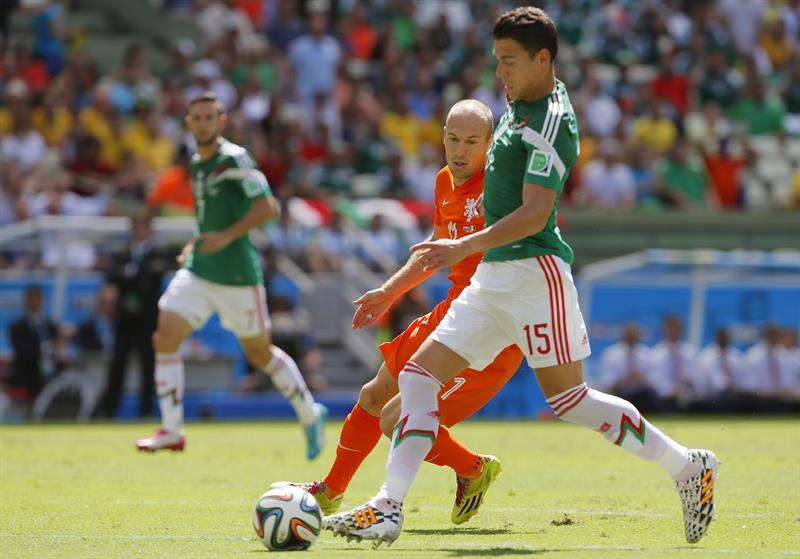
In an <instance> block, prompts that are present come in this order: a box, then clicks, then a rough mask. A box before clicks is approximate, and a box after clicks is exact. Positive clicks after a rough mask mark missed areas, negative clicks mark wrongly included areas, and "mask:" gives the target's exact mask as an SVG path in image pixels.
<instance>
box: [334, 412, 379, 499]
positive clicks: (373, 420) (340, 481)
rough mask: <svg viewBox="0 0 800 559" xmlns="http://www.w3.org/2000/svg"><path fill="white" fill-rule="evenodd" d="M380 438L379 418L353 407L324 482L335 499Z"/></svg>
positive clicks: (342, 491) (345, 488)
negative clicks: (334, 494) (334, 495)
mask: <svg viewBox="0 0 800 559" xmlns="http://www.w3.org/2000/svg"><path fill="white" fill-rule="evenodd" d="M380 438H381V426H380V418H378V417H375V416H373V415H370V414H368V413H367V412H366V411H364V408H362V407H361V406H360V405H358V403H356V405H355V406H353V411H351V412H350V413H349V414H348V416H347V419H345V420H344V425H343V426H342V432H341V433H339V446H337V447H336V459H335V460H334V461H333V465H332V466H331V469H330V471H329V472H328V475H327V476H325V479H324V480H323V481H324V482H325V485H326V486H327V487H328V488H329V489H330V490H331V491H333V492H334V493H336V494H337V495H341V494H342V493H344V492H345V491H346V490H347V486H348V485H350V480H352V479H353V476H354V475H355V473H356V472H357V471H358V468H359V467H360V466H361V463H362V462H363V461H364V458H366V457H367V456H368V455H369V453H370V452H372V449H373V448H375V445H376V444H378V440H379V439H380Z"/></svg>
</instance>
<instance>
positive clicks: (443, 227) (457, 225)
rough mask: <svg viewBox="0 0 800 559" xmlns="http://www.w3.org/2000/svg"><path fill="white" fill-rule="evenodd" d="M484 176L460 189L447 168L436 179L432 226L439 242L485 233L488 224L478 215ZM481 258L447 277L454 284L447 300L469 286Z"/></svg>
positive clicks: (473, 258) (474, 257) (462, 264)
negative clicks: (479, 232) (476, 232)
mask: <svg viewBox="0 0 800 559" xmlns="http://www.w3.org/2000/svg"><path fill="white" fill-rule="evenodd" d="M483 175H484V171H483V169H481V170H480V171H479V172H478V173H475V175H474V176H473V177H471V178H470V179H469V180H468V181H467V182H465V183H464V184H462V185H461V186H456V185H454V184H453V175H452V174H451V173H450V169H449V168H448V167H446V166H445V167H444V168H443V169H442V170H441V171H439V174H438V175H436V197H435V200H436V202H435V203H436V210H435V212H434V215H433V225H434V232H435V235H436V238H437V239H460V238H461V237H464V236H465V235H469V234H470V233H474V232H475V231H480V230H481V229H483V227H484V225H485V223H486V220H485V219H484V217H483V215H482V214H481V215H479V212H478V201H479V200H480V197H481V194H483ZM482 257H483V253H482V252H478V253H475V254H471V255H469V256H467V257H466V258H465V259H464V260H461V261H460V262H457V263H456V264H454V265H453V266H452V268H451V269H450V275H449V276H447V279H449V280H450V282H451V283H452V284H453V285H452V287H451V288H450V289H449V291H448V292H447V298H448V299H455V298H456V297H457V296H458V294H459V293H461V291H463V289H464V288H465V287H466V286H468V285H469V280H470V278H471V277H472V274H474V273H475V269H476V268H477V267H478V264H479V263H480V261H481V258H482Z"/></svg>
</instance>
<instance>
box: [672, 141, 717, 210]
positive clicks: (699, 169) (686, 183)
mask: <svg viewBox="0 0 800 559" xmlns="http://www.w3.org/2000/svg"><path fill="white" fill-rule="evenodd" d="M659 180H660V181H661V183H662V185H663V186H662V188H661V190H660V195H661V196H662V198H663V200H664V202H665V203H666V204H667V205H669V206H676V207H679V208H693V207H700V208H707V207H709V206H710V205H711V204H712V203H713V202H712V200H711V192H710V189H709V187H708V186H709V185H708V175H707V174H706V170H705V168H704V167H703V166H702V165H700V164H699V163H698V162H697V161H695V160H694V159H692V158H690V156H689V150H688V147H687V146H686V145H685V144H684V143H678V144H676V146H675V147H674V148H673V149H672V152H671V153H670V155H669V157H668V158H667V160H666V161H665V162H664V163H663V166H662V168H661V173H660V177H659Z"/></svg>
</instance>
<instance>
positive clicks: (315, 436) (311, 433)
mask: <svg viewBox="0 0 800 559" xmlns="http://www.w3.org/2000/svg"><path fill="white" fill-rule="evenodd" d="M314 409H315V410H317V419H316V421H314V423H312V424H311V425H308V426H307V427H305V428H304V431H305V433H306V444H307V445H308V446H307V448H306V457H307V458H308V459H309V460H313V459H314V458H316V457H317V456H319V453H320V452H322V446H323V445H324V444H325V421H326V420H327V419H328V408H326V407H325V406H323V405H322V404H314Z"/></svg>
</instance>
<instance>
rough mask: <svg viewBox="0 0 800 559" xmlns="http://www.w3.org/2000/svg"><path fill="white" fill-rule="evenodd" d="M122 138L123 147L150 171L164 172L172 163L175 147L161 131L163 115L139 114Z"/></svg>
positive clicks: (146, 112) (145, 110)
mask: <svg viewBox="0 0 800 559" xmlns="http://www.w3.org/2000/svg"><path fill="white" fill-rule="evenodd" d="M138 114H139V118H137V119H136V120H134V121H133V122H132V123H131V124H130V126H129V127H128V130H127V132H125V135H124V136H123V137H122V145H123V146H124V147H125V149H126V150H128V152H130V153H131V154H133V155H134V156H135V157H137V158H138V159H139V160H140V161H142V162H143V163H144V164H145V165H146V166H147V169H148V170H149V171H155V172H158V171H163V170H164V169H166V168H167V167H169V165H170V164H171V163H172V161H173V158H174V153H175V145H174V143H173V142H172V139H171V138H170V137H169V136H167V135H165V134H164V132H163V131H162V130H161V123H162V121H161V115H160V114H159V113H158V112H156V111H154V110H152V109H149V108H147V109H144V110H143V111H142V112H140V113H138Z"/></svg>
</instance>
